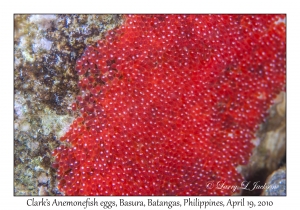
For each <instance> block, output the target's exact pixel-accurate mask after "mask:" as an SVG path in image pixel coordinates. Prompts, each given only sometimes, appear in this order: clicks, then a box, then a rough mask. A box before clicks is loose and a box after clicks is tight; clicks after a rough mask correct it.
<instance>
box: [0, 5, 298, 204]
mask: <svg viewBox="0 0 300 210" xmlns="http://www.w3.org/2000/svg"><path fill="white" fill-rule="evenodd" d="M149 2H151V3H149ZM292 2H296V1H289V2H288V1H278V0H276V1H275V0H273V1H272V0H267V1H266V0H265V1H263V0H251V1H241V0H234V1H222V0H220V1H216V0H210V1H200V0H198V1H196V0H194V1H191V0H185V1H174V0H173V1H171V0H168V1H162V0H152V1H141V0H131V1H125V0H123V1H122V0H118V1H116V0H115V1H109V0H106V1H87V0H85V1H61V0H52V1H40V0H39V1H32V0H23V1H21V0H18V1H4V3H2V4H1V9H0V10H1V13H0V24H1V32H0V47H1V49H0V59H1V65H0V72H1V73H0V75H1V76H0V78H1V82H0V88H1V89H0V90H1V93H2V94H1V99H2V100H1V109H0V111H1V121H0V122H1V126H0V128H1V134H2V135H1V136H0V140H1V146H0V154H1V158H0V160H1V169H0V171H1V173H0V174H1V179H0V180H1V185H0V186H1V190H0V195H1V203H0V206H1V209H12V207H21V208H26V209H27V208H32V207H28V206H27V205H26V201H27V199H28V198H30V197H13V14H15V13H287V105H288V106H287V120H288V121H287V131H288V133H287V151H288V152H287V197H246V199H248V200H255V201H258V200H272V201H273V202H274V203H275V204H276V205H274V206H273V207H276V208H280V207H282V208H286V207H287V206H288V205H291V206H296V205H297V206H298V202H297V199H298V189H299V188H298V187H299V184H298V183H299V179H297V177H298V176H299V174H300V170H299V166H298V161H297V160H298V158H299V156H297V155H298V154H299V151H297V149H298V148H299V147H298V146H299V133H298V132H297V131H298V130H299V122H298V121H299V118H298V117H299V110H300V106H299V105H300V104H299V96H300V94H299V91H300V87H297V84H299V71H300V69H299V65H297V64H299V53H298V51H299V49H300V48H299V47H300V45H299V37H300V36H299V20H300V17H299V11H298V10H297V8H298V7H297V5H296V4H295V5H294V4H293V3H292ZM82 198H83V197H79V199H82ZM230 198H231V197H225V198H224V197H222V198H221V197H201V199H204V200H205V199H206V200H208V199H212V200H223V202H226V201H227V200H228V199H230ZM37 199H41V198H37ZM50 199H52V200H53V197H51V198H50ZM60 199H62V200H76V199H78V197H64V198H60ZM97 199H99V200H101V199H104V200H105V199H106V200H107V199H116V200H117V199H118V197H114V198H105V197H101V198H97ZM130 199H132V200H139V199H140V198H139V197H130ZM142 199H146V197H142ZM164 199H165V200H176V199H183V198H182V197H166V198H164ZM232 199H235V200H239V199H240V197H233V198H232ZM198 208H199V207H198ZM47 209H49V208H47ZM64 209H71V207H67V208H66V207H65V208H64ZM72 209H74V208H72ZM76 209H79V208H76ZM80 209H83V208H80ZM89 209H92V208H89ZM97 209H101V208H99V207H97ZM128 209H130V208H128ZM136 209H138V208H136ZM147 209H151V208H147ZM161 209H162V208H161ZM164 209H167V208H166V207H165V208H164ZM173 209H174V208H173ZM181 209H183V208H181ZM230 209H232V208H230Z"/></svg>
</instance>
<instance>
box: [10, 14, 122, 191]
mask: <svg viewBox="0 0 300 210" xmlns="http://www.w3.org/2000/svg"><path fill="white" fill-rule="evenodd" d="M121 21H122V17H121V16H119V15H15V16H14V32H15V33H14V35H15V36H14V53H15V57H14V94H15V101H14V129H15V135H14V149H15V151H14V157H15V158H14V167H15V170H14V178H15V179H14V186H15V189H14V193H15V195H47V194H59V192H57V190H56V188H55V186H56V181H55V180H56V178H55V171H54V170H53V169H52V168H51V167H50V166H51V154H50V153H51V151H52V150H53V149H54V148H56V147H57V146H58V145H59V144H60V142H59V141H58V139H59V138H60V136H62V135H63V134H64V133H65V131H66V129H67V128H68V126H69V125H70V123H71V122H72V121H73V119H74V117H76V113H75V114H74V113H72V114H71V113H70V112H69V109H68V106H69V105H70V104H71V103H72V101H73V100H74V96H75V95H76V94H78V88H77V82H78V77H77V75H76V74H75V72H74V65H75V61H76V59H77V58H78V57H79V56H80V55H81V53H82V52H83V50H84V48H85V47H86V45H87V44H93V43H94V42H95V41H96V40H98V39H100V38H101V37H102V36H103V34H104V33H105V31H107V30H109V29H111V28H114V27H116V26H117V25H118V24H120V22H121ZM40 173H43V174H47V177H48V178H47V180H48V181H47V182H46V183H44V182H43V184H42V185H41V184H40V181H41V177H40V175H39V174H40Z"/></svg>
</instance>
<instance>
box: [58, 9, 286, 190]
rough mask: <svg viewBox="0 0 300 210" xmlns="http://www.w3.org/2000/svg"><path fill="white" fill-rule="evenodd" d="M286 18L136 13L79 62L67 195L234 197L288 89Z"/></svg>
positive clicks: (64, 159)
mask: <svg viewBox="0 0 300 210" xmlns="http://www.w3.org/2000/svg"><path fill="white" fill-rule="evenodd" d="M284 19H285V15H126V16H125V20H124V24H123V25H121V26H120V27H119V28H118V29H116V30H111V31H109V32H107V35H106V37H105V39H103V40H100V41H98V43H97V45H95V46H88V47H87V48H86V50H85V52H84V53H83V55H82V56H81V58H79V59H78V60H77V63H76V71H77V73H78V75H79V83H78V86H79V88H80V91H81V92H80V94H79V95H78V96H77V100H76V103H75V104H72V105H71V107H72V109H73V110H80V113H81V116H80V117H79V118H77V119H76V120H75V121H74V122H73V124H72V125H71V126H70V128H69V131H68V132H67V133H66V134H65V135H64V136H63V137H62V138H61V141H64V142H68V143H67V144H66V146H61V147H59V148H57V149H56V150H55V151H54V152H53V155H54V156H55V165H56V166H57V174H58V180H59V184H58V188H59V190H60V191H62V192H63V193H64V194H65V195H231V194H232V193H233V192H232V189H218V188H217V187H213V188H210V187H207V183H208V182H214V183H218V182H223V183H226V185H240V184H241V182H242V180H243V177H242V176H241V175H240V174H239V173H238V172H237V170H236V167H237V166H238V165H243V164H246V163H247V161H248V159H249V157H250V154H251V150H252V148H253V145H252V143H251V139H253V138H255V132H256V130H257V129H258V126H259V124H260V123H262V122H263V120H264V119H265V118H266V116H267V111H268V109H269V107H270V105H271V104H272V100H273V99H274V97H275V96H276V95H277V94H278V93H279V92H280V91H284V90H285V73H286V32H285V30H286V27H285V23H284V21H283V20H284Z"/></svg>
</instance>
